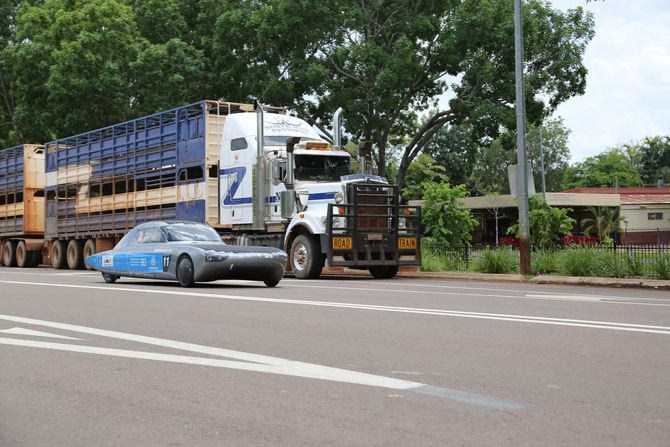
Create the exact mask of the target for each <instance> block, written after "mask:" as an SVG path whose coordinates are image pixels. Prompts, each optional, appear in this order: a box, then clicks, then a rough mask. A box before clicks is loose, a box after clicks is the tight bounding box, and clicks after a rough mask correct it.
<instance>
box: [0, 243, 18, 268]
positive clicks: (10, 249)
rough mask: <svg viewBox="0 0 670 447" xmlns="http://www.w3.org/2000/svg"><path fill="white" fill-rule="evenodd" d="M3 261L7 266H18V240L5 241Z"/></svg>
mask: <svg viewBox="0 0 670 447" xmlns="http://www.w3.org/2000/svg"><path fill="white" fill-rule="evenodd" d="M2 262H3V264H5V266H6V267H16V241H5V245H4V247H2Z"/></svg>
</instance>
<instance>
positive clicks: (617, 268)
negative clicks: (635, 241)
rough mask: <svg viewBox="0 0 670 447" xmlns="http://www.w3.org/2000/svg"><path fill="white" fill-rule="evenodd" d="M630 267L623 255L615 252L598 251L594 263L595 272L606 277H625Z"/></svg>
mask: <svg viewBox="0 0 670 447" xmlns="http://www.w3.org/2000/svg"><path fill="white" fill-rule="evenodd" d="M629 272H630V269H629V268H628V264H627V262H626V260H625V259H624V256H622V255H620V254H619V255H617V253H613V252H610V253H598V255H597V256H596V263H595V274H596V275H597V276H603V277H606V278H625V277H627V276H630V275H629Z"/></svg>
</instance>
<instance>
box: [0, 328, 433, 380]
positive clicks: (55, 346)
mask: <svg viewBox="0 0 670 447" xmlns="http://www.w3.org/2000/svg"><path fill="white" fill-rule="evenodd" d="M0 344H4V345H12V346H24V347H31V348H41V349H52V350H56V351H69V352H80V353H85V354H98V355H108V356H114V357H126V358H134V359H144V360H157V361H162V362H172V363H185V364H190V365H202V366H215V367H219V368H228V369H237V370H242V371H253V372H262V373H268V374H281V375H285V376H293V377H303V378H309V379H319V380H329V381H333V382H343V383H352V384H356V385H368V386H376V387H382V388H390V389H394V390H411V389H412V388H418V387H421V386H424V384H422V383H418V382H410V381H407V380H401V379H394V378H391V377H383V376H376V375H373V374H366V373H360V372H356V371H349V370H345V369H338V368H330V367H327V366H319V365H314V364H309V363H302V362H290V361H288V360H285V361H284V362H283V363H284V364H283V365H264V364H259V363H246V362H239V361H232V360H219V359H210V358H205V357H192V356H184V355H174V354H162V353H154V352H146V351H131V350H127V349H113V348H100V347H97V346H82V345H69V344H63V343H50V342H43V341H33V340H20V339H14V338H2V337H0ZM291 363H292V364H291ZM305 366H308V367H307V368H306V367H305Z"/></svg>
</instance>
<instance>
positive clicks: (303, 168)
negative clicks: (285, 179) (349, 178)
mask: <svg viewBox="0 0 670 447" xmlns="http://www.w3.org/2000/svg"><path fill="white" fill-rule="evenodd" d="M347 174H349V158H347V157H332V156H327V155H296V156H295V178H296V180H312V181H339V180H340V177H342V176H343V175H347Z"/></svg>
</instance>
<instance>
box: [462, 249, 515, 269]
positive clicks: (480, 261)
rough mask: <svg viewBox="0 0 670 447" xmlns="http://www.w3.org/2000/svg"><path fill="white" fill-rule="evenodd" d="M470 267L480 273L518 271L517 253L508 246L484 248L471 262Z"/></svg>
mask: <svg viewBox="0 0 670 447" xmlns="http://www.w3.org/2000/svg"><path fill="white" fill-rule="evenodd" d="M472 269H473V270H474V271H475V272H480V273H515V272H518V271H519V255H518V253H517V252H514V251H512V250H511V249H509V248H498V249H490V248H486V249H484V250H482V252H481V254H480V256H479V257H478V258H476V259H475V260H474V261H473V262H472Z"/></svg>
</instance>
